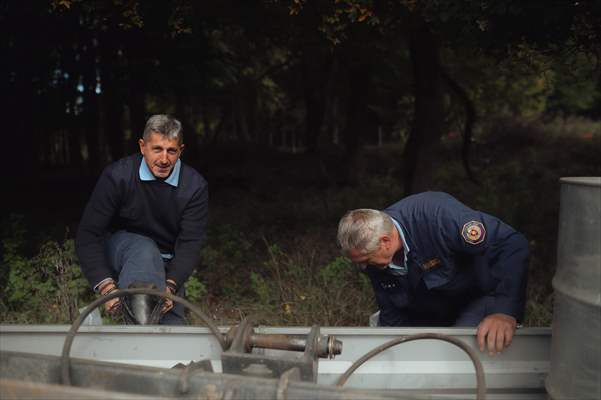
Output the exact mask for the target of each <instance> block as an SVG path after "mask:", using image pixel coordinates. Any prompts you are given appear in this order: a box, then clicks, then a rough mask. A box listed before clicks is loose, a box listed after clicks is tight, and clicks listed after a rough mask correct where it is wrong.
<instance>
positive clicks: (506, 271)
mask: <svg viewBox="0 0 601 400" xmlns="http://www.w3.org/2000/svg"><path fill="white" fill-rule="evenodd" d="M338 243H339V245H340V247H341V249H342V252H343V253H344V254H345V255H347V256H349V257H350V258H351V260H352V261H353V262H354V263H356V264H359V265H360V266H361V267H362V269H363V270H364V271H365V272H366V273H367V275H368V276H369V278H370V280H371V282H372V286H373V289H374V292H375V295H376V301H377V303H378V307H379V309H380V314H379V321H378V325H380V326H478V330H477V340H478V344H479V347H480V350H482V351H483V350H484V349H485V348H487V349H488V351H489V353H490V354H495V353H497V352H501V351H502V350H503V349H504V348H506V347H507V346H509V345H510V344H511V340H512V338H513V334H514V332H515V329H516V326H517V323H518V322H520V321H521V320H522V318H523V316H524V308H525V297H526V282H527V276H528V272H527V271H528V242H527V240H526V239H525V237H524V236H523V235H522V234H520V233H518V232H517V231H515V230H514V229H513V228H512V227H510V226H509V225H507V224H505V223H503V222H502V221H501V220H499V219H497V218H495V217H493V216H490V215H488V214H485V213H483V212H480V211H475V210H472V209H470V208H469V207H467V206H466V205H464V204H462V203H461V202H459V201H458V200H457V199H455V198H453V197H452V196H450V195H449V194H446V193H441V192H425V193H420V194H416V195H412V196H409V197H406V198H404V199H403V200H401V201H399V202H397V203H395V204H393V205H391V206H390V207H388V208H387V209H385V210H384V211H378V210H372V209H358V210H353V211H349V212H348V213H347V214H346V215H345V216H343V217H342V219H341V220H340V223H339V226H338Z"/></svg>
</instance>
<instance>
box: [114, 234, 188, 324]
mask: <svg viewBox="0 0 601 400" xmlns="http://www.w3.org/2000/svg"><path fill="white" fill-rule="evenodd" d="M106 247H107V255H108V258H109V262H110V263H111V265H112V267H113V270H114V271H115V272H116V273H117V274H118V275H119V278H118V282H117V286H119V288H121V289H127V287H128V286H129V285H130V284H131V283H133V282H145V283H153V284H154V285H155V286H156V287H157V288H158V289H159V290H161V291H164V290H165V266H166V265H165V264H166V263H165V261H166V260H164V259H163V257H162V256H161V252H160V251H159V248H158V246H157V245H156V243H155V242H154V240H152V239H150V238H148V237H146V236H143V235H138V234H137V233H131V232H126V231H118V232H115V233H114V234H112V235H111V236H110V237H109V238H108V240H107V243H106ZM176 295H177V296H179V297H184V296H185V290H184V285H183V284H182V285H181V287H180V288H179V289H178V291H177V293H176ZM173 303H174V306H173V308H172V309H171V310H170V311H169V312H168V313H166V314H164V315H163V316H162V317H161V319H160V321H159V323H160V324H163V325H186V324H187V321H186V318H185V316H184V306H183V305H181V304H179V303H176V302H173Z"/></svg>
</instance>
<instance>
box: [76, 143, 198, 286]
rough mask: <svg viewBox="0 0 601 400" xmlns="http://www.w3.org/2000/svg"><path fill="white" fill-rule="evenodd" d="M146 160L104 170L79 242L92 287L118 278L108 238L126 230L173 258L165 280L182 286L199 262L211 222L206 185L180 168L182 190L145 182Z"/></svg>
mask: <svg viewBox="0 0 601 400" xmlns="http://www.w3.org/2000/svg"><path fill="white" fill-rule="evenodd" d="M141 162H142V155H140V154H136V155H132V156H129V157H126V158H123V159H121V160H119V161H116V162H114V163H113V164H111V165H109V166H108V167H106V168H105V170H104V171H103V172H102V175H101V176H100V178H99V179H98V182H97V183H96V187H95V188H94V191H93V192H92V196H91V197H90V200H89V201H88V204H87V205H86V208H85V210H84V213H83V217H82V219H81V221H80V224H79V227H78V230H77V236H76V240H75V246H76V252H77V255H78V257H79V260H80V263H81V268H82V271H83V273H84V275H85V277H86V278H87V279H88V281H89V282H90V284H91V285H92V287H94V286H96V284H98V283H99V282H100V281H101V280H103V279H105V278H107V277H110V276H114V272H113V269H112V267H111V266H110V264H109V261H108V258H107V256H106V253H105V240H106V236H107V234H108V233H111V232H116V231H118V230H125V231H128V232H132V233H137V234H140V235H145V236H147V237H149V238H151V239H152V240H154V241H155V243H156V244H157V246H158V247H159V250H160V251H161V253H171V254H173V255H174V257H173V258H172V259H171V260H170V262H169V266H168V268H167V269H166V277H167V278H168V279H169V278H170V279H173V280H174V281H175V282H177V284H178V285H182V284H183V283H184V282H185V281H186V279H187V278H188V277H189V276H190V274H191V273H192V271H193V270H194V267H195V266H196V264H197V263H198V261H199V257H200V246H201V244H202V240H203V237H204V233H205V227H206V222H207V216H208V185H207V182H206V181H205V179H204V178H203V177H202V176H201V175H200V174H199V173H198V172H196V171H195V170H194V169H193V168H191V167H189V166H187V165H185V164H184V163H182V164H181V169H180V176H179V182H178V186H177V187H174V186H171V185H169V184H167V183H165V182H163V181H162V180H159V179H157V180H153V181H142V180H141V179H140V176H139V168H140V163H141Z"/></svg>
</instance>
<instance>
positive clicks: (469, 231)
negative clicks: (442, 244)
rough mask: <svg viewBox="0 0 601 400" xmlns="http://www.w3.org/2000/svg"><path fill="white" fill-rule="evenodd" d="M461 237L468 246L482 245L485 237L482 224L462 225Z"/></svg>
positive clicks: (476, 222)
mask: <svg viewBox="0 0 601 400" xmlns="http://www.w3.org/2000/svg"><path fill="white" fill-rule="evenodd" d="M461 236H462V237H463V240H465V241H466V242H467V243H469V244H478V243H482V242H483V241H484V238H485V237H486V229H484V225H482V222H479V221H470V222H468V223H467V224H465V225H463V229H462V230H461Z"/></svg>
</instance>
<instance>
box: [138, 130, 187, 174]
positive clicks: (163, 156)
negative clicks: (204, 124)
mask: <svg viewBox="0 0 601 400" xmlns="http://www.w3.org/2000/svg"><path fill="white" fill-rule="evenodd" d="M138 144H139V145H140V153H142V155H143V156H144V161H146V165H148V168H149V169H150V171H151V172H152V174H153V175H154V176H155V177H157V178H161V179H165V178H167V177H168V176H169V174H171V171H172V170H173V167H174V166H175V163H176V162H177V160H178V159H179V156H180V155H181V154H182V150H183V149H184V145H183V144H179V143H178V142H177V139H169V138H167V137H166V136H163V135H161V134H160V133H154V132H153V133H151V134H150V137H149V138H148V140H144V139H140V140H139V141H138Z"/></svg>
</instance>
